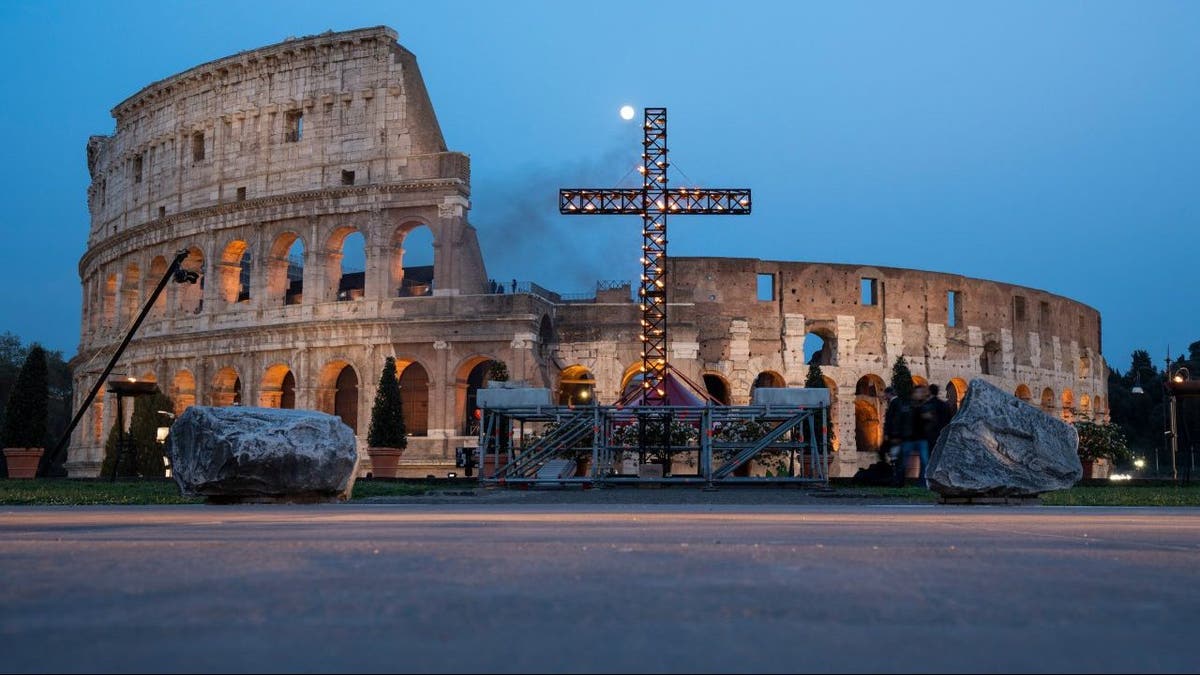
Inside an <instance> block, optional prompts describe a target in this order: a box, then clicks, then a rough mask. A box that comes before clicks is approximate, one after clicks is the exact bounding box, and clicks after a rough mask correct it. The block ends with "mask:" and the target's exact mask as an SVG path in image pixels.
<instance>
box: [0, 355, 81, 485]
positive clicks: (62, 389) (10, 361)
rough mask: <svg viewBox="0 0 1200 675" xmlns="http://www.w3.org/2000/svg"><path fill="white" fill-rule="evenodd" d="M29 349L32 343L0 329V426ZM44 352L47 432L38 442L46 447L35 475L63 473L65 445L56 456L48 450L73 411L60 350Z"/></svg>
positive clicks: (1, 462)
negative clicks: (23, 341) (0, 331)
mask: <svg viewBox="0 0 1200 675" xmlns="http://www.w3.org/2000/svg"><path fill="white" fill-rule="evenodd" d="M32 349H33V345H22V344H21V338H19V337H18V336H16V335H14V334H12V333H8V332H5V333H0V428H3V426H4V420H5V419H6V415H5V410H6V409H7V407H8V399H9V394H11V393H12V391H13V388H14V386H15V385H16V381H17V374H18V373H19V372H20V370H21V366H22V364H23V363H24V361H25V359H26V357H28V356H29V352H30V351H32ZM44 353H45V357H46V366H47V375H48V378H47V382H48V388H49V400H48V402H47V410H46V427H47V430H48V432H49V433H48V436H47V438H46V439H45V441H44V443H39V444H38V445H39V446H44V447H45V448H46V450H47V452H46V453H44V454H43V455H42V461H41V465H40V466H39V467H38V475H40V476H59V475H61V476H65V475H66V471H65V470H64V469H63V468H62V465H63V463H64V462H65V461H66V458H67V453H66V448H65V447H64V448H63V450H62V451H61V452H60V453H59V454H58V456H56V457H55V456H51V455H50V450H51V449H52V447H53V445H54V443H55V442H56V441H58V439H59V438H60V437H61V436H62V434H63V432H64V431H66V428H67V424H68V423H69V422H70V419H71V413H72V412H73V411H72V410H71V369H70V368H69V367H68V366H67V363H66V361H64V360H63V356H62V352H59V351H44ZM5 469H6V467H5V465H4V457H3V455H0V474H2V473H3V472H4V471H5Z"/></svg>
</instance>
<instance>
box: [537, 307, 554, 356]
mask: <svg viewBox="0 0 1200 675" xmlns="http://www.w3.org/2000/svg"><path fill="white" fill-rule="evenodd" d="M553 345H554V322H552V321H550V317H549V315H546V314H543V315H542V320H541V322H539V323H538V350H539V352H540V353H541V355H542V358H545V357H546V356H547V355H548V354H549V353H550V349H551V347H553Z"/></svg>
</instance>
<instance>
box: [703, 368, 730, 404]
mask: <svg viewBox="0 0 1200 675" xmlns="http://www.w3.org/2000/svg"><path fill="white" fill-rule="evenodd" d="M704 390H705V391H707V392H708V395H709V396H711V397H713V400H715V401H717V402H719V403H721V404H722V405H729V380H727V379H725V376H724V375H721V374H720V373H704Z"/></svg>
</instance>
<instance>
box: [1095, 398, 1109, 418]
mask: <svg viewBox="0 0 1200 675" xmlns="http://www.w3.org/2000/svg"><path fill="white" fill-rule="evenodd" d="M1092 411H1093V413H1094V414H1095V415H1096V417H1098V418H1103V417H1104V416H1105V414H1106V413H1108V411H1107V410H1106V409H1105V408H1104V397H1103V396H1096V397H1094V398H1093V399H1092Z"/></svg>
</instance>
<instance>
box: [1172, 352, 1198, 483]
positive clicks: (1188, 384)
mask: <svg viewBox="0 0 1200 675" xmlns="http://www.w3.org/2000/svg"><path fill="white" fill-rule="evenodd" d="M1163 386H1165V387H1166V389H1167V395H1168V396H1169V397H1170V399H1171V400H1170V406H1169V407H1170V411H1171V430H1170V431H1169V432H1167V433H1168V434H1170V436H1171V474H1172V477H1173V478H1174V479H1175V480H1176V481H1178V480H1179V471H1178V468H1177V465H1176V464H1177V460H1176V456H1177V455H1178V454H1179V399H1180V398H1181V397H1182V398H1185V399H1186V398H1200V380H1193V379H1192V371H1191V370H1189V369H1188V367H1187V366H1177V367H1176V368H1175V370H1174V371H1172V370H1171V366H1170V358H1168V359H1167V381H1166V382H1165V383H1164V385H1163ZM1188 440H1189V445H1188V471H1187V480H1188V481H1191V478H1192V463H1193V460H1194V458H1193V453H1192V451H1191V441H1192V439H1191V438H1190V437H1189V439H1188Z"/></svg>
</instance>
